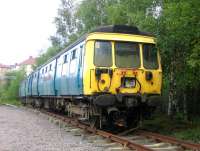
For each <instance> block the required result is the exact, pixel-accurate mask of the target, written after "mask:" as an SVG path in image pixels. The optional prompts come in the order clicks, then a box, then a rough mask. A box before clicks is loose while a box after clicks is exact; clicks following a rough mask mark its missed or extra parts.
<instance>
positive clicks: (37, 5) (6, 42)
mask: <svg viewBox="0 0 200 151" xmlns="http://www.w3.org/2000/svg"><path fill="white" fill-rule="evenodd" d="M59 4H60V0H1V1H0V63H3V64H14V63H16V62H18V63H19V62H21V61H23V60H24V59H27V58H28V57H29V56H34V57H35V56H37V55H38V54H39V52H40V50H41V49H45V48H47V47H48V46H50V42H49V41H48V38H49V36H50V35H53V34H54V33H55V25H54V24H53V20H54V17H55V16H56V14H57V9H58V6H59Z"/></svg>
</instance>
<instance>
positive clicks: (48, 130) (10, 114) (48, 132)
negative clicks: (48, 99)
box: [0, 106, 103, 151]
mask: <svg viewBox="0 0 200 151" xmlns="http://www.w3.org/2000/svg"><path fill="white" fill-rule="evenodd" d="M94 150H95V151H102V150H103V148H101V147H95V146H94V144H90V143H89V142H87V141H86V140H83V139H82V138H81V137H80V136H79V137H78V136H74V135H72V134H71V133H67V132H65V131H64V129H61V128H59V126H57V125H55V124H53V123H50V122H49V121H48V120H47V118H45V117H44V115H39V114H38V113H34V112H31V111H29V110H25V109H23V108H15V107H9V106H0V151H94Z"/></svg>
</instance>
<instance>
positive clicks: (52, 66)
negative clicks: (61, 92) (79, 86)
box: [38, 59, 56, 96]
mask: <svg viewBox="0 0 200 151" xmlns="http://www.w3.org/2000/svg"><path fill="white" fill-rule="evenodd" d="M55 71H56V59H55V60H53V61H51V62H50V63H48V64H46V65H45V66H43V67H42V68H41V69H40V72H39V79H38V80H39V81H38V88H39V95H40V96H54V95H55V85H54V76H55Z"/></svg>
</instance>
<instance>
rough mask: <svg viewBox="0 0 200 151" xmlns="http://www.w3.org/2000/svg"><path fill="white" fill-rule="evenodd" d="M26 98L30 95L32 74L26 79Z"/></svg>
mask: <svg viewBox="0 0 200 151" xmlns="http://www.w3.org/2000/svg"><path fill="white" fill-rule="evenodd" d="M25 91H26V92H25V93H26V96H31V95H32V74H30V75H29V76H28V77H27V79H26V87H25Z"/></svg>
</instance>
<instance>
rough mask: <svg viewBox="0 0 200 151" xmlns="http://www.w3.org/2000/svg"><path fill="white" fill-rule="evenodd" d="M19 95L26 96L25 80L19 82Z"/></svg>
mask: <svg viewBox="0 0 200 151" xmlns="http://www.w3.org/2000/svg"><path fill="white" fill-rule="evenodd" d="M19 96H20V97H25V96H26V80H23V81H22V82H21V84H20V89H19Z"/></svg>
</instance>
